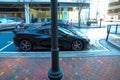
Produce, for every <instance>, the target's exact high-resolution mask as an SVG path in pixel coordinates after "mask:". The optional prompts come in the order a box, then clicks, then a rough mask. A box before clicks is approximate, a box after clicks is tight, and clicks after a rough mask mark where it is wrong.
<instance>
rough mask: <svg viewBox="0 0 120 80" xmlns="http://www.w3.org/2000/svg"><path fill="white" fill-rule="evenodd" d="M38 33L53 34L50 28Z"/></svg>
mask: <svg viewBox="0 0 120 80" xmlns="http://www.w3.org/2000/svg"><path fill="white" fill-rule="evenodd" d="M38 33H39V34H47V35H51V34H52V33H51V30H50V29H43V30H39V31H38Z"/></svg>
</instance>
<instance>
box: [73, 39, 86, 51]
mask: <svg viewBox="0 0 120 80" xmlns="http://www.w3.org/2000/svg"><path fill="white" fill-rule="evenodd" d="M83 47H84V45H83V42H82V41H81V40H74V41H73V42H72V50H74V51H80V50H82V49H83Z"/></svg>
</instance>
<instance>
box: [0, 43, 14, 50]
mask: <svg viewBox="0 0 120 80" xmlns="http://www.w3.org/2000/svg"><path fill="white" fill-rule="evenodd" d="M12 44H13V42H12V41H11V42H10V43H9V44H7V45H6V46H4V47H3V48H1V49H0V52H1V51H2V50H4V49H5V48H7V47H9V46H10V45H12Z"/></svg>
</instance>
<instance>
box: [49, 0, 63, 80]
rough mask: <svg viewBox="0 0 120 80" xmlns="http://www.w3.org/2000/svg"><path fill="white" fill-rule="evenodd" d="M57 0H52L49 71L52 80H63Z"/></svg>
mask: <svg viewBox="0 0 120 80" xmlns="http://www.w3.org/2000/svg"><path fill="white" fill-rule="evenodd" d="M57 6H58V5H57V0H51V19H52V24H51V31H52V39H51V41H52V48H51V54H52V66H51V68H50V70H49V71H48V77H49V79H50V80H61V78H62V77H63V72H62V70H61V69H60V67H59V48H58V38H57V36H58V31H57Z"/></svg>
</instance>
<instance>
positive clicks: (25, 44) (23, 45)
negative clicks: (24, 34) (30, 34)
mask: <svg viewBox="0 0 120 80" xmlns="http://www.w3.org/2000/svg"><path fill="white" fill-rule="evenodd" d="M20 49H21V50H22V51H30V50H31V49H32V43H31V42H30V41H29V40H21V41H20Z"/></svg>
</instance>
